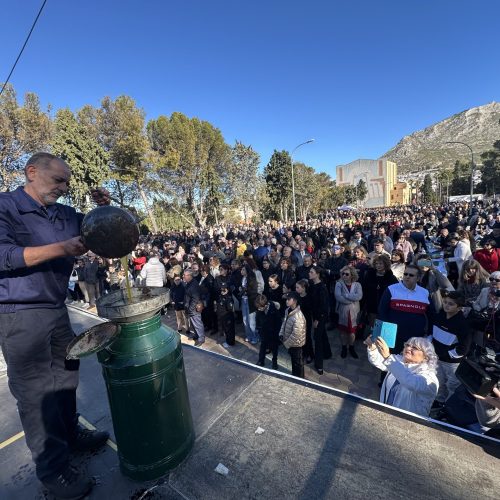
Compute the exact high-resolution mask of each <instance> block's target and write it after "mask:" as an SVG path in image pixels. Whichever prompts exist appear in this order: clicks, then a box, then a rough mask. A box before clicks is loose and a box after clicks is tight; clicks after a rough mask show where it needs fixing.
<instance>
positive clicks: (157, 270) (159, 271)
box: [140, 254, 167, 287]
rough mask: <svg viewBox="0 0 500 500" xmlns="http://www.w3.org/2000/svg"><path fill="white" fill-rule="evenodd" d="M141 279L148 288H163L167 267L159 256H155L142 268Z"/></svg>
mask: <svg viewBox="0 0 500 500" xmlns="http://www.w3.org/2000/svg"><path fill="white" fill-rule="evenodd" d="M140 277H141V280H142V282H143V283H144V284H145V285H146V286H151V287H155V286H158V287H161V286H163V285H164V284H165V281H166V279H167V273H166V271H165V266H164V265H163V264H162V263H161V262H160V258H159V255H158V254H154V255H153V256H152V257H151V258H150V259H149V260H148V261H147V262H146V264H144V266H142V269H141V274H140Z"/></svg>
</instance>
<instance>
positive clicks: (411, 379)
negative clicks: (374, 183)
mask: <svg viewBox="0 0 500 500" xmlns="http://www.w3.org/2000/svg"><path fill="white" fill-rule="evenodd" d="M24 171H25V177H26V179H25V184H24V186H19V187H18V188H17V189H16V190H14V191H12V192H6V193H0V205H1V209H0V285H1V286H0V345H1V349H2V353H3V356H4V359H5V363H6V367H7V376H8V381H9V389H10V391H11V393H12V395H13V397H14V398H15V399H16V402H17V406H18V410H19V417H20V420H21V423H22V427H23V431H24V435H25V439H26V444H27V445H28V447H29V449H30V451H31V454H32V457H33V461H34V463H35V466H36V475H37V477H38V479H39V480H40V481H41V482H42V483H43V485H44V486H45V488H47V489H48V490H49V492H50V493H51V494H52V495H54V496H56V497H58V498H81V497H83V496H85V495H86V494H88V492H89V491H90V490H91V488H92V485H93V482H92V480H91V478H90V477H89V476H88V474H86V472H85V471H83V470H81V469H77V468H75V467H74V466H73V465H72V463H71V457H72V454H73V453H75V452H83V451H92V450H96V449H98V448H100V447H102V446H103V445H104V444H105V443H106V441H107V439H108V437H109V434H108V433H107V432H105V431H99V430H89V429H86V428H84V427H82V426H81V425H80V424H79V422H78V414H77V412H76V407H77V405H76V389H77V386H78V380H79V375H78V368H79V361H78V360H68V359H67V358H66V350H67V346H68V345H69V344H70V343H71V342H72V341H73V340H74V333H73V330H72V326H71V322H70V318H69V314H68V311H67V308H66V305H65V301H66V303H68V302H72V303H73V304H74V305H78V306H80V307H82V308H86V309H92V308H94V307H95V304H96V300H97V299H98V297H100V296H101V295H103V294H107V293H112V292H113V291H115V290H119V289H121V288H123V287H125V286H127V285H128V283H131V284H133V285H135V286H146V287H163V286H167V287H168V288H169V289H170V296H171V299H172V301H171V303H172V305H171V307H172V308H173V310H174V311H175V316H176V319H177V328H178V330H179V332H180V333H182V334H185V335H189V336H190V337H191V338H193V339H194V340H195V342H196V343H197V345H201V344H203V342H204V340H205V335H215V334H216V333H217V332H219V333H220V334H222V335H224V341H225V343H224V346H225V347H226V348H227V349H228V350H231V346H233V345H234V344H235V337H236V328H235V325H236V324H237V323H240V322H241V324H242V328H241V329H238V333H239V332H241V330H243V338H242V341H243V339H244V341H245V342H248V343H250V344H254V345H259V348H258V356H257V359H256V363H257V364H259V365H261V366H262V365H264V364H265V362H266V359H267V355H268V354H270V355H271V356H270V357H271V368H273V369H277V368H278V351H279V349H280V345H283V346H284V348H285V349H287V350H288V353H289V355H290V359H291V365H292V374H293V375H295V376H296V377H304V364H308V363H314V365H313V366H314V368H315V369H316V370H317V372H318V373H319V374H322V373H323V369H324V360H326V359H329V358H331V357H332V356H337V355H338V356H340V357H341V358H345V362H346V363H353V364H356V363H359V362H360V360H359V359H358V358H359V356H360V354H361V351H360V345H361V341H364V343H365V345H366V353H367V358H368V360H369V361H370V362H371V363H372V364H373V365H374V366H376V367H377V368H379V369H380V373H381V377H380V386H381V392H380V401H381V402H382V403H384V404H388V405H393V406H396V407H398V408H401V409H404V410H407V411H410V412H414V413H417V414H420V415H423V416H428V415H429V414H431V415H432V412H433V411H434V412H441V414H442V415H441V416H442V418H446V419H448V421H450V422H452V423H454V424H456V425H462V426H464V427H471V426H476V428H478V429H479V430H481V431H485V430H486V429H487V428H489V429H490V430H488V431H487V432H489V433H491V432H498V428H500V390H499V387H498V383H497V385H496V386H495V387H491V390H490V385H488V384H489V383H490V382H491V381H493V382H494V381H495V377H497V378H498V376H499V375H500V370H499V369H498V367H499V365H498V355H496V353H497V352H498V340H497V339H498V336H497V331H498V328H499V327H500V325H499V318H500V313H499V309H500V251H499V250H500V207H499V205H498V204H497V203H496V202H492V203H488V204H481V203H479V204H478V205H477V206H475V207H473V210H472V211H471V212H472V213H471V214H469V213H468V207H467V206H466V205H463V204H451V205H445V206H408V207H398V208H382V209H377V210H359V211H352V212H339V211H333V212H331V213H324V214H321V215H320V216H318V217H316V218H313V219H309V220H307V221H304V222H300V223H298V224H286V223H278V222H274V223H271V222H267V223H263V224H254V225H240V226H232V227H231V226H229V227H222V226H219V227H214V228H210V229H209V230H203V231H201V230H200V231H194V230H189V231H175V232H169V233H164V234H154V235H147V236H143V237H141V239H140V241H139V245H138V246H137V248H136V249H135V251H134V252H133V254H132V255H131V256H130V258H129V259H128V260H127V259H124V261H123V263H122V261H118V260H106V259H102V258H100V257H99V256H96V255H94V254H92V253H89V252H87V250H88V249H87V248H86V247H85V246H84V244H83V242H82V240H81V237H80V234H81V223H82V220H83V214H81V213H78V212H76V210H74V209H73V208H71V207H69V206H67V205H63V204H59V203H57V200H58V199H59V198H60V197H61V196H63V195H64V194H66V193H67V191H68V185H69V182H70V178H71V169H70V167H69V165H68V164H67V163H65V162H64V161H63V160H62V159H61V158H57V157H56V156H54V155H52V154H50V153H44V152H41V153H36V154H35V155H33V156H32V157H31V158H29V159H28V161H27V163H26V165H25V169H24ZM91 195H92V199H93V201H94V202H95V203H96V204H98V205H101V206H105V205H109V203H110V195H109V192H107V190H106V189H103V188H96V189H94V190H93V191H92V193H91ZM116 236H117V237H119V236H120V235H118V234H117V235H116ZM75 258H76V259H75ZM381 325H382V326H384V325H385V326H391V328H392V327H395V328H396V338H395V340H394V339H393V340H394V343H393V342H392V341H390V340H389V338H388V337H384V336H383V335H378V333H381V332H382V329H381ZM333 329H336V331H335V332H333V333H331V334H330V335H339V337H340V341H341V342H340V345H341V348H340V350H339V352H338V353H336V352H332V348H331V345H330V342H329V337H328V335H327V331H332V330H333ZM357 339H358V340H357ZM386 340H387V342H386ZM356 342H358V343H356ZM389 344H390V346H389ZM483 346H484V347H483ZM488 346H489V347H490V348H493V350H491V349H490V351H487V350H486V351H483V350H482V349H486V348H487V347H488ZM478 352H480V353H481V356H480V357H479V358H477V359H478V360H479V362H480V363H483V361H484V360H485V359H486V360H487V362H486V363H485V364H484V366H483V365H481V366H483V368H484V369H482V372H481V373H482V374H480V377H479V378H480V383H481V384H482V385H484V383H483V382H488V384H486V387H487V388H488V390H487V391H483V390H481V391H474V390H470V386H469V385H467V384H465V385H464V384H462V383H460V381H462V382H463V381H464V379H463V377H462V378H460V377H457V373H458V372H457V366H459V367H462V366H467V365H466V363H464V360H465V361H467V362H469V361H470V360H471V358H470V356H471V353H474V355H476V354H477V353H478ZM495 355H496V357H495ZM348 356H349V359H347V357H348ZM474 359H476V358H474ZM481 360H482V361H481ZM470 366H471V367H473V365H470ZM0 368H1V365H0ZM472 369H473V371H474V368H472ZM478 373H479V372H478ZM476 375H477V373H476ZM474 382H477V376H476V378H475V379H474ZM476 392H477V393H476ZM479 392H480V394H479ZM478 396H479V397H478ZM481 426H483V427H481Z"/></svg>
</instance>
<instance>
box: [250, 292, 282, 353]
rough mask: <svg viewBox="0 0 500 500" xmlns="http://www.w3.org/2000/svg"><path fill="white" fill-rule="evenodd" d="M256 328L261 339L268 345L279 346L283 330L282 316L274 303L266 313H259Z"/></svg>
mask: <svg viewBox="0 0 500 500" xmlns="http://www.w3.org/2000/svg"><path fill="white" fill-rule="evenodd" d="M255 321H256V327H257V330H258V331H259V335H260V337H261V339H262V340H263V341H264V342H266V343H267V344H278V342H279V333H280V328H281V315H280V313H279V311H278V309H276V307H275V305H274V304H273V303H272V302H269V303H268V307H266V310H264V311H257V315H256V320H255Z"/></svg>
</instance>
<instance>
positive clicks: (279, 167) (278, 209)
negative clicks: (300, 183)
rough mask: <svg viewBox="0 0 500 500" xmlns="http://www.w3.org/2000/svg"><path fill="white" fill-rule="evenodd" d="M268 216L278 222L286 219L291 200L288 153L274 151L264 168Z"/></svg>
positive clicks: (290, 169) (290, 167) (290, 170)
mask: <svg viewBox="0 0 500 500" xmlns="http://www.w3.org/2000/svg"><path fill="white" fill-rule="evenodd" d="M264 178H265V181H266V192H267V195H268V198H269V211H270V212H271V213H270V215H272V216H273V217H277V218H279V219H280V220H285V219H287V218H288V207H289V204H290V200H291V198H292V163H291V158H290V154H289V153H288V151H276V150H274V152H273V155H272V156H271V159H270V160H269V163H268V164H267V165H266V167H265V168H264Z"/></svg>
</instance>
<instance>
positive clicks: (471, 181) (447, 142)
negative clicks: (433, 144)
mask: <svg viewBox="0 0 500 500" xmlns="http://www.w3.org/2000/svg"><path fill="white" fill-rule="evenodd" d="M446 144H462V146H465V147H467V148H469V151H470V206H469V215H472V197H473V195H474V179H473V177H474V152H473V151H472V148H471V147H470V146H469V145H468V144H466V143H465V142H460V141H446Z"/></svg>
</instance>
